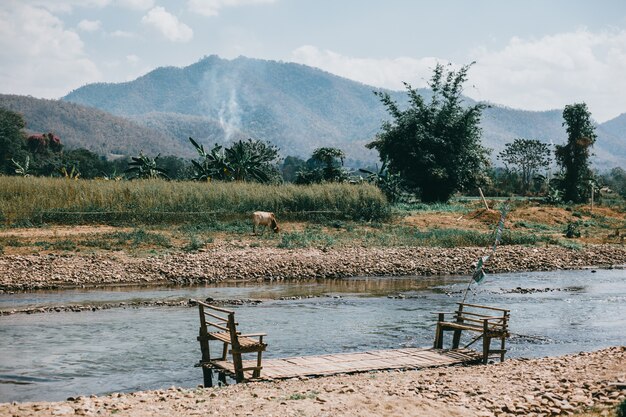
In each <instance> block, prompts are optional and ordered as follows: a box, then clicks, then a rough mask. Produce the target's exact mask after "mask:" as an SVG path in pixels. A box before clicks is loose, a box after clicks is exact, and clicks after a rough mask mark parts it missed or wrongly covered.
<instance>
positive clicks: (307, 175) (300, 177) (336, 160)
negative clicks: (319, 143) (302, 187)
mask: <svg viewBox="0 0 626 417" xmlns="http://www.w3.org/2000/svg"><path fill="white" fill-rule="evenodd" d="M345 158H346V155H345V153H344V152H343V151H342V150H341V149H338V148H317V149H315V150H314V151H313V154H312V155H311V158H309V160H308V161H307V162H306V166H305V167H304V168H303V169H301V170H300V171H298V173H297V175H296V183H297V184H313V183H320V182H342V181H345V180H347V179H348V174H347V173H346V171H345V170H344V169H343V162H344V160H345Z"/></svg>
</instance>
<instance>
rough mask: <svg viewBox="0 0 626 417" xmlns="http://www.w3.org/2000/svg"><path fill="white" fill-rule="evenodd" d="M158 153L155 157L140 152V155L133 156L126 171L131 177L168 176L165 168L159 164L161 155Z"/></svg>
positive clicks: (151, 177) (152, 177)
mask: <svg viewBox="0 0 626 417" xmlns="http://www.w3.org/2000/svg"><path fill="white" fill-rule="evenodd" d="M160 156H161V155H160V154H159V155H157V156H156V157H154V158H150V157H149V156H146V155H144V154H143V153H141V152H140V153H139V156H133V157H132V158H131V161H130V162H129V163H128V168H127V169H126V171H124V172H125V173H126V174H127V175H128V177H129V178H131V179H133V178H140V179H155V178H168V176H167V174H166V172H165V170H164V169H163V168H160V167H158V166H157V163H158V160H159V157H160Z"/></svg>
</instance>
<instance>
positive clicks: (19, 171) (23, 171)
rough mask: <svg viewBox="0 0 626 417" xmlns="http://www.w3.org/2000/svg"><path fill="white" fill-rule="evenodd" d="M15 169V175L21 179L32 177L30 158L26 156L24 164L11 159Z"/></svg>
mask: <svg viewBox="0 0 626 417" xmlns="http://www.w3.org/2000/svg"><path fill="white" fill-rule="evenodd" d="M11 162H12V163H13V167H14V168H15V174H16V175H19V176H20V177H30V156H28V155H26V159H25V160H24V163H23V164H20V163H19V162H17V161H16V160H15V159H11Z"/></svg>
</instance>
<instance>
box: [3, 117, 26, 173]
mask: <svg viewBox="0 0 626 417" xmlns="http://www.w3.org/2000/svg"><path fill="white" fill-rule="evenodd" d="M24 127H26V123H25V122H24V118H23V117H22V116H21V115H20V114H18V113H15V112H12V111H10V110H7V109H3V108H0V174H13V173H14V172H15V168H14V166H13V162H11V160H12V159H14V160H16V161H25V160H26V157H27V156H28V152H27V151H26V150H25V149H24V147H25V142H24V141H25V139H26V135H25V134H24V131H23V129H24Z"/></svg>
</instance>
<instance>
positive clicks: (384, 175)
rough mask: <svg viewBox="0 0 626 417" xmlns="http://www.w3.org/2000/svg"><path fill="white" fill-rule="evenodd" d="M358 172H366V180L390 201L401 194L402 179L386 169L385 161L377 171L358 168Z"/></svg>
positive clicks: (395, 200) (395, 199) (397, 198)
mask: <svg viewBox="0 0 626 417" xmlns="http://www.w3.org/2000/svg"><path fill="white" fill-rule="evenodd" d="M359 171H360V172H362V173H364V174H367V177H366V179H367V181H368V182H370V183H372V184H374V185H376V186H377V187H378V188H380V190H381V191H382V192H383V194H385V196H386V197H387V200H389V202H390V203H395V202H397V201H398V200H399V199H400V197H401V196H402V179H401V178H400V175H398V174H392V173H390V172H389V170H388V169H387V161H386V160H385V161H383V164H382V166H381V167H380V169H379V170H378V172H374V171H370V170H367V169H363V168H360V169H359Z"/></svg>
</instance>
